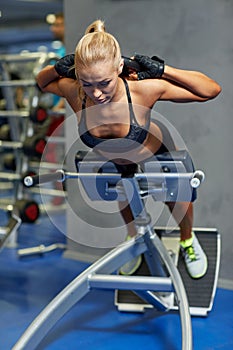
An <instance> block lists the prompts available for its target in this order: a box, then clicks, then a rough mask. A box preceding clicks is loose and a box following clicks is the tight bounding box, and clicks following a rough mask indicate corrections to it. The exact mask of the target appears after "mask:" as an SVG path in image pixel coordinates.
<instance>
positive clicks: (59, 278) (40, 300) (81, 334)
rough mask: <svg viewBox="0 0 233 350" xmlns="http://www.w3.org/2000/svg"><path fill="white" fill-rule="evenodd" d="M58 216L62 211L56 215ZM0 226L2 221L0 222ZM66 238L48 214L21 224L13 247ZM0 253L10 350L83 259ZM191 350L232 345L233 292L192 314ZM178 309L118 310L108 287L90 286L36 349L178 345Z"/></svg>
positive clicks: (3, 349) (2, 321)
mask: <svg viewBox="0 0 233 350" xmlns="http://www.w3.org/2000/svg"><path fill="white" fill-rule="evenodd" d="M60 219H61V220H62V219H63V218H62V216H61V217H60ZM1 225H2V223H1ZM57 242H60V243H65V237H64V236H63V235H62V234H61V233H60V232H59V231H58V230H57V229H56V228H55V227H54V226H53V225H52V223H51V222H50V220H49V219H48V218H47V217H43V218H40V219H39V221H38V223H36V224H23V225H22V226H21V227H20V230H19V236H18V243H19V244H18V247H17V249H18V248H26V247H32V246H36V245H39V244H44V245H50V244H53V243H57ZM17 249H14V248H4V249H3V250H2V251H1V253H0V312H1V314H0V315H1V316H0V350H10V349H11V348H12V346H13V345H14V344H15V343H16V341H17V339H18V338H19V337H20V336H21V334H22V333H23V332H24V330H25V329H26V328H27V327H28V326H29V324H30V322H32V321H33V319H34V318H35V317H36V316H37V315H38V313H39V312H40V311H41V310H42V309H43V308H44V307H45V306H46V305H47V304H48V302H49V301H50V300H51V299H53V297H54V296H55V295H56V294H57V293H58V292H59V291H61V290H62V289H63V288H64V287H65V286H66V285H67V284H68V283H69V282H70V281H71V280H72V279H73V278H74V277H76V276H77V275H78V274H79V273H80V272H81V271H83V270H84V269H85V268H86V266H87V264H86V263H82V262H79V261H75V260H69V259H65V258H63V256H62V251H61V250H55V251H53V252H50V253H46V254H44V255H41V256H38V255H36V256H30V257H29V256H28V257H23V258H22V257H21V258H19V257H18V255H17ZM192 325H193V339H194V349H195V350H210V349H219V350H220V349H221V350H232V349H233V291H229V290H224V289H217V293H216V297H215V302H214V306H213V309H212V311H211V312H210V313H209V315H208V317H204V318H202V317H193V318H192ZM180 334H181V333H180V319H179V316H178V314H158V313H157V312H156V311H155V310H153V309H149V310H147V311H146V312H145V313H143V314H140V313H121V312H119V311H118V310H117V309H116V307H115V306H114V292H113V291H92V292H90V293H89V294H88V295H87V296H86V297H85V298H84V299H83V300H82V301H80V302H79V303H78V304H76V306H75V307H73V308H72V309H71V310H70V311H69V312H68V313H67V314H66V315H65V316H64V317H63V318H62V319H61V320H60V321H59V322H58V323H57V324H56V326H55V327H54V328H53V329H52V330H51V331H50V332H49V333H48V335H47V336H46V337H45V338H44V340H43V341H42V342H41V344H40V345H39V346H38V347H37V349H38V350H42V349H43V350H45V349H46V350H67V349H68V350H77V349H82V350H92V349H93V350H94V349H95V350H98V349H101V350H110V349H111V350H119V349H121V350H124V349H127V350H131V349H133V350H141V349H146V350H150V349H156V350H162V349H163V350H173V349H174V350H175V349H176V350H180V349H181V339H180V338H181V336H180Z"/></svg>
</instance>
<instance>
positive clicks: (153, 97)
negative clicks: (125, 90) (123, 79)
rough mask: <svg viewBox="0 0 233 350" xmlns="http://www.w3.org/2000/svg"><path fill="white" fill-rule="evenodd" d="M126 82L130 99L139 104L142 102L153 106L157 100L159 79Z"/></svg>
mask: <svg viewBox="0 0 233 350" xmlns="http://www.w3.org/2000/svg"><path fill="white" fill-rule="evenodd" d="M127 82H128V86H129V90H130V93H131V96H132V99H133V98H136V99H137V100H139V102H142V101H144V102H146V103H147V104H148V105H152V104H154V103H155V102H156V101H157V100H158V99H159V96H160V91H161V81H160V79H145V80H127ZM148 107H149V106H148Z"/></svg>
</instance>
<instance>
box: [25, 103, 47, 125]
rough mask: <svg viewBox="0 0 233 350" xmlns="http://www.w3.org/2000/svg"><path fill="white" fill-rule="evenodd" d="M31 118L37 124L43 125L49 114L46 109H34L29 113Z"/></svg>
mask: <svg viewBox="0 0 233 350" xmlns="http://www.w3.org/2000/svg"><path fill="white" fill-rule="evenodd" d="M29 118H30V120H31V121H32V122H33V123H35V124H43V123H44V122H45V120H46V119H47V118H48V113H47V111H46V109H45V108H42V107H37V108H33V107H32V108H31V110H30V113H29Z"/></svg>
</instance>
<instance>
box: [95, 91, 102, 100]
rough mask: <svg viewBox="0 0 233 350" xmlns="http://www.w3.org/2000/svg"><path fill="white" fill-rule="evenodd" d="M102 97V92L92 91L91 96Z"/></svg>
mask: <svg viewBox="0 0 233 350" xmlns="http://www.w3.org/2000/svg"><path fill="white" fill-rule="evenodd" d="M101 95H102V91H101V90H100V89H94V90H93V96H94V97H95V98H96V97H97V98H98V97H100V96H101Z"/></svg>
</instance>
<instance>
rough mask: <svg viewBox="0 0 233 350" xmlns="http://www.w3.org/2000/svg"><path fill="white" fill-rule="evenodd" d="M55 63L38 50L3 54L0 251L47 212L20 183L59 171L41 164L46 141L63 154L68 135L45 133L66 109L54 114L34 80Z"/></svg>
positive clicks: (47, 97)
mask: <svg viewBox="0 0 233 350" xmlns="http://www.w3.org/2000/svg"><path fill="white" fill-rule="evenodd" d="M57 59H58V58H57V56H56V55H55V54H54V53H40V52H35V53H33V52H22V53H21V54H13V55H0V77H1V81H0V92H1V96H0V100H1V101H0V161H1V162H0V164H1V165H0V189H1V196H0V210H1V211H3V212H4V213H6V214H7V215H6V219H5V221H6V224H5V226H2V227H0V248H1V247H3V246H4V245H5V244H6V242H7V243H8V244H9V245H12V246H14V245H15V242H16V239H17V230H18V228H19V226H20V224H21V223H22V222H26V223H34V222H36V221H37V219H38V218H39V216H40V214H41V213H42V212H44V207H43V205H42V204H41V203H40V199H39V196H38V191H35V189H34V190H33V189H30V190H29V189H28V188H26V187H25V186H24V184H23V181H22V179H23V178H24V177H25V176H27V175H35V174H36V173H37V172H38V171H39V168H40V170H41V169H42V171H43V167H44V168H45V169H46V171H48V170H49V169H50V170H51V171H52V170H53V169H56V168H57V167H58V164H54V163H51V162H41V159H42V154H43V152H44V150H45V148H46V146H47V143H48V142H49V143H50V142H54V143H57V142H58V143H59V144H60V145H61V146H62V148H63V151H64V137H60V138H58V139H56V138H53V137H49V136H47V134H46V130H47V129H48V125H49V124H48V123H49V119H50V118H51V117H53V118H54V117H55V118H56V117H60V116H62V115H63V116H64V115H65V110H61V111H56V112H54V111H52V109H51V108H52V105H53V100H52V96H51V95H49V94H43V93H42V92H41V91H40V90H39V89H38V87H37V85H36V81H35V76H36V74H37V73H38V71H39V70H41V68H42V67H43V66H45V65H47V64H50V63H51V64H54V62H55V61H56V60H57ZM46 194H47V195H48V196H60V195H62V196H64V191H60V190H56V189H50V188H48V189H47V191H46ZM50 209H51V210H53V208H52V205H50ZM57 209H58V208H56V210H57ZM47 210H49V204H48V207H47Z"/></svg>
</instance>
